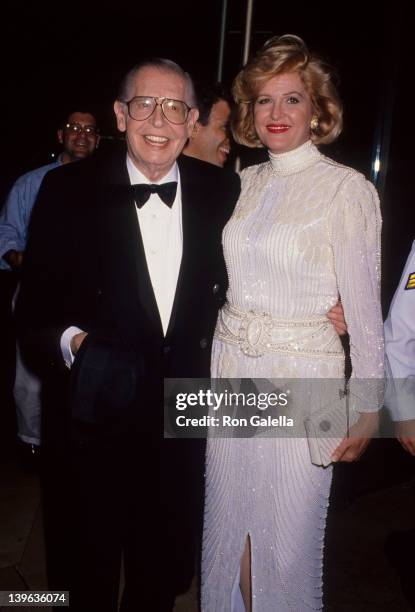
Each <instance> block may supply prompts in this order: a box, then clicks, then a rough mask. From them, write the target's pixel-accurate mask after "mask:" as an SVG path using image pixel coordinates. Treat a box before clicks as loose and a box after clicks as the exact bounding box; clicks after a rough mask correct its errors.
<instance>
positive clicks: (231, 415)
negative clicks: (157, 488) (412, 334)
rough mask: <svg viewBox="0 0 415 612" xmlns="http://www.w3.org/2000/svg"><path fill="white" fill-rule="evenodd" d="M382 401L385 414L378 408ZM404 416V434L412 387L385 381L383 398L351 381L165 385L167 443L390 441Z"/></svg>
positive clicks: (374, 387) (373, 383)
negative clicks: (189, 440)
mask: <svg viewBox="0 0 415 612" xmlns="http://www.w3.org/2000/svg"><path fill="white" fill-rule="evenodd" d="M386 401H387V403H388V404H389V405H390V406H391V407H392V406H393V413H392V414H391V409H379V408H380V407H382V406H383V404H384V403H386ZM396 405H399V406H400V407H401V411H400V413H398V411H397V409H396ZM403 408H404V409H405V410H403ZM403 412H405V419H406V424H405V423H404V426H407V427H408V431H410V428H411V427H412V426H414V424H415V385H414V386H413V387H410V388H409V387H408V383H407V381H397V380H395V381H393V385H391V384H390V382H389V384H388V386H387V388H386V394H385V381H384V380H381V379H365V380H362V379H351V380H350V381H349V382H348V384H347V385H346V384H345V381H344V380H343V379H272V380H270V379H246V378H244V379H166V380H165V389H164V435H165V437H166V438H172V437H173V438H204V437H232V438H250V437H307V438H308V439H310V438H320V439H324V438H326V439H330V438H331V439H340V440H341V439H342V438H344V437H345V436H352V435H355V436H358V437H359V436H366V435H367V436H368V437H388V438H389V437H395V435H396V434H395V425H396V424H395V423H394V421H397V420H398V418H396V417H397V416H399V414H400V415H402V413H403ZM374 413H376V415H374ZM362 414H363V415H364V416H363V417H362V418H361V415H362ZM368 415H369V416H368ZM363 426H364V427H363ZM401 427H402V423H401ZM399 435H402V434H401V433H400V434H399Z"/></svg>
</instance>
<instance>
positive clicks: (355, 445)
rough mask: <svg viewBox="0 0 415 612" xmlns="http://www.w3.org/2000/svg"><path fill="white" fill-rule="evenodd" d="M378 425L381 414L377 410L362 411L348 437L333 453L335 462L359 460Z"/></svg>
mask: <svg viewBox="0 0 415 612" xmlns="http://www.w3.org/2000/svg"><path fill="white" fill-rule="evenodd" d="M378 426H379V414H378V413H377V412H364V413H361V414H360V417H359V420H358V421H357V423H355V425H353V427H351V428H350V432H349V435H348V437H347V438H344V440H342V441H341V442H340V444H339V446H338V447H337V448H336V450H335V451H334V453H333V454H332V456H331V458H332V460H333V462H334V463H335V462H336V461H347V462H352V461H358V459H360V457H361V456H362V455H363V453H364V452H365V450H366V448H367V446H368V445H369V442H370V440H371V439H372V438H373V436H374V434H375V433H376V431H377V429H378Z"/></svg>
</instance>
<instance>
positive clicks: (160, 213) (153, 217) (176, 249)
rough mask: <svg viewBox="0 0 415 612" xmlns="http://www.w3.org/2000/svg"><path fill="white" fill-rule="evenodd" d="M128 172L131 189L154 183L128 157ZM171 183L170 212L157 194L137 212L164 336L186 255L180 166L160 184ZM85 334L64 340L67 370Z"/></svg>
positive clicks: (72, 330)
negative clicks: (76, 343) (76, 339)
mask: <svg viewBox="0 0 415 612" xmlns="http://www.w3.org/2000/svg"><path fill="white" fill-rule="evenodd" d="M127 170H128V175H129V177H130V182H131V184H132V185H134V184H136V183H147V184H151V183H152V181H150V180H149V179H148V178H147V177H145V176H144V174H142V172H140V171H139V170H138V169H137V168H136V166H135V165H134V163H133V162H132V160H131V158H130V157H129V156H128V155H127ZM170 181H177V192H176V197H175V200H174V202H173V205H172V207H171V208H170V207H169V206H167V205H166V204H165V203H164V202H163V201H162V200H161V199H160V198H159V196H158V194H156V193H152V194H151V195H150V197H149V199H148V200H147V202H146V203H145V204H144V206H142V208H136V210H137V218H138V223H139V227H140V232H141V237H142V240H143V246H144V252H145V256H146V262H147V268H148V272H149V276H150V280H151V284H152V287H153V291H154V295H155V298H156V303H157V307H158V311H159V315H160V319H161V324H162V327H163V332H164V334H166V332H167V328H168V326H169V321H170V316H171V311H172V308H173V302H174V296H175V293H176V286H177V280H178V277H179V272H180V264H181V260H182V252H183V230H182V198H181V187H180V173H179V168H178V165H177V163H175V164H174V165H173V167H172V168H171V169H170V171H169V172H168V173H167V174H166V175H165V176H164V177H163V178H162V179H161V180H160V181H158V183H157V184H162V183H168V182H170ZM137 240H139V236H137ZM82 331H83V330H81V329H79V327H75V326H71V327H68V329H66V330H65V331H64V332H63V334H62V336H61V341H60V345H61V351H62V355H63V358H64V361H65V364H66V366H67V367H68V368H70V367H71V365H72V363H73V360H74V355H73V353H72V351H71V340H72V338H73V336H74V335H75V334H78V333H80V332H82Z"/></svg>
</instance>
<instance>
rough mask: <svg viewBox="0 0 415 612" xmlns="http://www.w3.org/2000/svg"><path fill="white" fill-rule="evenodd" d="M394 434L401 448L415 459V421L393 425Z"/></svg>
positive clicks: (399, 422)
mask: <svg viewBox="0 0 415 612" xmlns="http://www.w3.org/2000/svg"><path fill="white" fill-rule="evenodd" d="M395 433H396V437H397V438H398V440H399V442H400V443H401V444H402V446H403V448H404V449H405V450H406V451H407V452H408V453H409V454H410V455H412V456H413V457H415V419H410V420H409V421H398V422H397V423H396V425H395Z"/></svg>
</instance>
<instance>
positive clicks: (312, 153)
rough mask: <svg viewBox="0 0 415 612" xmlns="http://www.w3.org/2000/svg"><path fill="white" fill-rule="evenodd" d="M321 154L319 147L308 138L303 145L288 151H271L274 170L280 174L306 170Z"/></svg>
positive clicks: (270, 159) (270, 158) (270, 157)
mask: <svg viewBox="0 0 415 612" xmlns="http://www.w3.org/2000/svg"><path fill="white" fill-rule="evenodd" d="M320 156H321V155H320V153H319V151H318V149H317V147H315V146H314V145H313V143H312V142H311V140H307V142H305V143H304V144H302V145H301V146H299V147H297V148H296V149H293V150H292V151H288V152H287V153H271V151H269V161H270V162H271V166H272V170H273V172H274V173H275V174H279V175H288V174H296V173H297V172H301V171H302V170H306V169H307V168H310V166H312V165H313V164H315V163H316V161H317V160H318V159H319V158H320Z"/></svg>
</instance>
